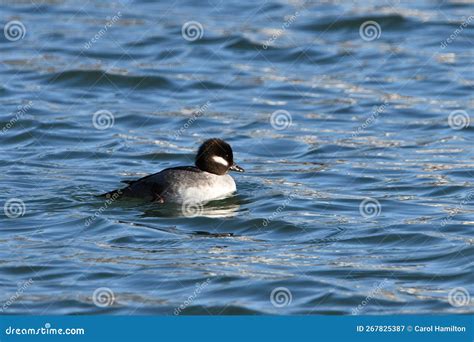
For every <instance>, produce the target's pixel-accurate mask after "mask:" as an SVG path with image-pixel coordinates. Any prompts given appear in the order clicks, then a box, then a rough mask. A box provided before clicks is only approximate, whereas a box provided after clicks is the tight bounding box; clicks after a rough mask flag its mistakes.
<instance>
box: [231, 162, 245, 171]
mask: <svg viewBox="0 0 474 342" xmlns="http://www.w3.org/2000/svg"><path fill="white" fill-rule="evenodd" d="M229 170H231V171H237V172H245V170H244V169H242V168H241V167H240V166H239V165H237V164H232V166H231V167H230V168H229Z"/></svg>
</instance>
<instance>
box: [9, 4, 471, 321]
mask: <svg viewBox="0 0 474 342" xmlns="http://www.w3.org/2000/svg"><path fill="white" fill-rule="evenodd" d="M0 11H1V13H2V16H1V21H2V22H1V27H2V31H1V32H0V79H1V82H0V103H1V108H2V109H1V117H0V118H1V119H0V134H1V139H2V140H1V141H2V144H1V146H0V148H1V153H2V156H3V157H2V158H1V161H0V166H1V169H0V170H1V176H0V182H1V184H0V186H1V189H2V192H1V194H0V204H1V206H2V209H4V210H3V212H2V215H1V218H0V227H1V228H0V282H1V285H0V286H1V291H0V304H1V308H2V311H3V312H4V313H6V314H18V313H22V314H90V313H106V314H123V315H134V314H158V315H178V314H179V315H184V314H204V315H207V314H213V315H217V314H304V315H306V314H393V313H397V314H398V313H461V312H464V313H465V312H470V313H473V312H474V304H473V299H471V298H470V294H474V286H473V284H474V275H473V270H474V266H473V265H474V264H473V256H474V245H473V244H474V236H473V226H474V207H473V200H474V188H473V174H474V154H473V147H472V146H473V141H474V122H472V120H473V116H474V101H473V85H474V70H473V57H474V49H473V42H474V29H473V26H474V17H469V16H470V15H472V14H474V5H473V4H472V3H470V4H469V3H468V2H464V1H417V2H415V4H413V2H411V1H410V2H404V1H401V2H400V1H390V0H387V1H374V2H370V1H360V2H357V1H346V2H339V1H324V2H312V3H310V2H306V3H305V2H298V1H290V2H285V1H276V0H269V1H264V2H263V1H262V2H258V1H241V0H239V1H218V0H209V1H181V2H179V3H174V2H160V3H155V2H153V1H115V2H112V1H110V2H104V1H31V2H30V1H2V2H1V5H0ZM210 137H220V138H223V139H225V140H227V141H228V142H229V143H230V144H231V145H232V146H233V149H234V158H235V160H236V161H237V163H238V164H239V165H240V166H242V167H243V168H245V169H246V173H243V174H235V173H234V174H233V176H234V178H235V179H236V182H237V188H238V191H237V193H236V195H235V196H233V197H232V198H229V199H226V200H222V201H215V202H213V203H209V204H207V205H205V206H204V207H198V208H193V209H196V211H195V212H193V215H190V214H189V213H186V212H183V211H182V208H181V207H179V206H162V205H159V204H157V203H144V202H140V201H131V200H117V201H111V202H104V199H101V198H97V197H96V196H95V195H97V194H100V193H102V192H105V191H109V190H112V189H114V188H117V187H119V186H120V181H121V180H123V179H134V178H138V177H142V176H144V175H146V174H149V173H153V172H157V171H159V170H161V169H163V168H166V167H172V166H176V165H183V164H190V163H192V162H193V158H194V154H195V152H196V150H197V148H198V146H199V144H200V143H201V142H202V141H204V140H205V139H207V138H210ZM185 214H186V215H185ZM194 214H196V216H194Z"/></svg>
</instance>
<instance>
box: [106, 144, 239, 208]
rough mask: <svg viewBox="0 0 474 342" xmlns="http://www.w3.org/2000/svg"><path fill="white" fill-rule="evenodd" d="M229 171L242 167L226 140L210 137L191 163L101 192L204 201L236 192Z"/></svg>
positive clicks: (160, 199)
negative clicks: (120, 187)
mask: <svg viewBox="0 0 474 342" xmlns="http://www.w3.org/2000/svg"><path fill="white" fill-rule="evenodd" d="M229 171H236V172H244V171H245V170H244V169H243V168H242V167H240V166H239V165H237V164H236V163H235V162H234V155H233V152H232V148H231V146H230V145H229V144H228V143H227V142H225V141H224V140H222V139H219V138H211V139H207V140H206V141H204V142H203V143H202V144H201V145H200V147H199V149H198V151H197V154H196V158H195V163H194V165H189V166H177V167H172V168H167V169H164V170H162V171H160V172H157V173H154V174H151V175H148V176H145V177H143V178H140V179H138V180H124V181H122V182H123V183H126V184H127V186H126V187H125V188H122V189H118V190H113V191H110V192H108V193H105V194H103V195H102V196H105V197H106V198H109V199H110V198H112V199H117V198H119V197H130V198H140V199H143V200H147V201H152V202H157V203H202V202H208V201H212V200H218V199H223V198H226V197H229V196H231V195H232V194H233V193H234V192H236V190H237V187H236V184H235V181H234V179H233V178H232V177H231V176H230V175H229Z"/></svg>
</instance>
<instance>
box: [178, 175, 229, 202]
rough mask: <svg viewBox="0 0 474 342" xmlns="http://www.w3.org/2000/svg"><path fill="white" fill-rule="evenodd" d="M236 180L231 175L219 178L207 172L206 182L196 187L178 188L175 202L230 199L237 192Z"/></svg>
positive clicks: (185, 186)
mask: <svg viewBox="0 0 474 342" xmlns="http://www.w3.org/2000/svg"><path fill="white" fill-rule="evenodd" d="M235 190H236V186H235V181H234V179H233V178H232V177H231V176H229V175H223V176H218V175H214V174H211V173H207V172H206V181H203V182H201V181H200V182H197V184H196V185H195V186H194V185H189V184H187V185H183V186H181V187H178V189H177V191H176V193H175V196H176V198H174V200H175V201H176V202H191V203H199V202H207V201H211V200H216V199H222V198H225V197H228V196H229V195H230V194H232V193H233V192H235Z"/></svg>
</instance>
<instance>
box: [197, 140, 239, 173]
mask: <svg viewBox="0 0 474 342" xmlns="http://www.w3.org/2000/svg"><path fill="white" fill-rule="evenodd" d="M196 166H197V167H198V168H199V169H200V170H202V171H206V172H210V173H213V174H216V175H225V174H226V173H227V171H229V170H231V171H237V172H244V169H242V168H241V167H240V166H238V165H237V164H235V163H234V155H233V154H232V148H231V147H230V145H229V144H228V143H226V142H225V141H224V140H221V139H217V138H213V139H209V140H206V141H205V142H204V143H203V144H202V145H201V146H200V147H199V150H198V153H197V155H196Z"/></svg>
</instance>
